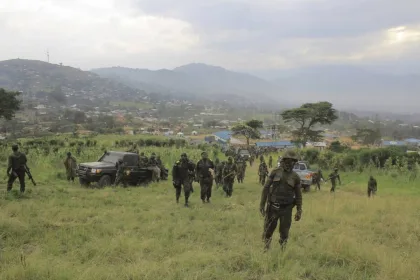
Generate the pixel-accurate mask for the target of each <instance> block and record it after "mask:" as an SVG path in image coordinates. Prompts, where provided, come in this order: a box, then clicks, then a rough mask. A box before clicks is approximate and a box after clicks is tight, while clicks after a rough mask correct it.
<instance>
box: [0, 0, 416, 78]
mask: <svg viewBox="0 0 420 280" xmlns="http://www.w3.org/2000/svg"><path fill="white" fill-rule="evenodd" d="M0 35H1V38H2V40H1V44H0V60H5V59H11V58H18V57H19V58H26V59H37V60H46V51H47V49H49V52H50V61H51V62H53V63H59V62H62V63H63V64H64V65H69V66H74V67H80V68H82V69H86V70H88V69H91V68H96V67H104V66H126V67H136V68H150V69H158V68H173V67H176V66H180V65H182V64H187V63H191V62H204V63H208V64H212V65H219V66H223V67H226V68H228V69H232V70H242V71H250V72H252V71H260V70H271V69H285V68H291V67H301V66H307V65H322V64H337V63H338V64H356V65H359V64H371V65H382V64H385V65H391V67H392V65H400V66H405V67H406V68H407V69H409V68H410V65H418V64H419V62H420V1H419V0H398V1H397V0H258V1H256V0H209V1H204V0H115V1H114V0H0Z"/></svg>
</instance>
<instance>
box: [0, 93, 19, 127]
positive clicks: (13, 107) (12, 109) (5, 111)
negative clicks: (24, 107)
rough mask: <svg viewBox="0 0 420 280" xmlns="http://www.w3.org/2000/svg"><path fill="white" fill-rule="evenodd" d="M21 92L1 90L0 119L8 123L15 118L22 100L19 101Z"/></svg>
mask: <svg viewBox="0 0 420 280" xmlns="http://www.w3.org/2000/svg"><path fill="white" fill-rule="evenodd" d="M19 95H20V92H14V91H6V90H5V89H3V88H0V118H4V119H6V120H8V121H10V120H11V119H13V118H14V117H15V113H16V112H17V111H19V109H20V105H21V103H22V101H21V100H19V99H18V96H19Z"/></svg>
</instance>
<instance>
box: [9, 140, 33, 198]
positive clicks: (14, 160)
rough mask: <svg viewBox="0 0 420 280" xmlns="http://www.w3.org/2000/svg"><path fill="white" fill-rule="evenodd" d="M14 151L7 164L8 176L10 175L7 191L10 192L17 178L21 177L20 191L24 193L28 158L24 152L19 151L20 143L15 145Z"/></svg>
mask: <svg viewBox="0 0 420 280" xmlns="http://www.w3.org/2000/svg"><path fill="white" fill-rule="evenodd" d="M12 151H13V153H12V154H11V155H10V156H9V160H8V166H7V176H8V177H9V180H8V181H7V191H8V192H10V191H11V190H12V188H13V183H14V182H15V180H16V179H19V184H20V193H22V194H23V193H24V192H25V174H26V163H27V161H28V160H27V158H26V155H25V154H24V153H22V152H19V147H18V145H13V146H12Z"/></svg>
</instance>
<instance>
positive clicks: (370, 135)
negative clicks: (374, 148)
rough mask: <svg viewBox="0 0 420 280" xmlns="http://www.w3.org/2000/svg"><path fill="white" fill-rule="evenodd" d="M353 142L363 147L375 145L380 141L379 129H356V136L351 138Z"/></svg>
mask: <svg viewBox="0 0 420 280" xmlns="http://www.w3.org/2000/svg"><path fill="white" fill-rule="evenodd" d="M352 139H353V140H354V141H358V142H360V143H362V144H364V145H375V144H379V142H380V141H381V131H380V130H379V129H369V128H361V129H357V131H356V134H355V135H353V136H352Z"/></svg>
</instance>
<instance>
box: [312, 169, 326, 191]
mask: <svg viewBox="0 0 420 280" xmlns="http://www.w3.org/2000/svg"><path fill="white" fill-rule="evenodd" d="M313 180H314V183H315V184H316V186H317V188H318V190H319V191H320V190H321V180H324V176H323V175H322V171H321V169H318V171H317V172H315V173H314V175H313Z"/></svg>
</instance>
